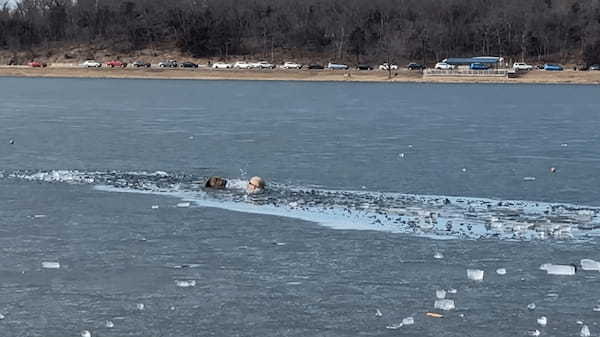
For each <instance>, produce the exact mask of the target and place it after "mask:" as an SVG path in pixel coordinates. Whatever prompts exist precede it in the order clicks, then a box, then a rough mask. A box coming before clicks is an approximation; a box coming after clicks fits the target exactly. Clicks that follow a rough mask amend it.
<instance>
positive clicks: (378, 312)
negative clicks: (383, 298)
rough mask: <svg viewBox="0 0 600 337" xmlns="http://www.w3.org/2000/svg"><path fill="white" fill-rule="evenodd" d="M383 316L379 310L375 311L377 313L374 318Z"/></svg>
mask: <svg viewBox="0 0 600 337" xmlns="http://www.w3.org/2000/svg"><path fill="white" fill-rule="evenodd" d="M381 316H383V313H382V312H381V310H379V309H377V311H376V312H375V317H381Z"/></svg>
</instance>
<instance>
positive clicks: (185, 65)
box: [179, 62, 198, 68]
mask: <svg viewBox="0 0 600 337" xmlns="http://www.w3.org/2000/svg"><path fill="white" fill-rule="evenodd" d="M179 66H180V67H181V68H198V65H197V64H196V63H194V62H182V63H181V64H179Z"/></svg>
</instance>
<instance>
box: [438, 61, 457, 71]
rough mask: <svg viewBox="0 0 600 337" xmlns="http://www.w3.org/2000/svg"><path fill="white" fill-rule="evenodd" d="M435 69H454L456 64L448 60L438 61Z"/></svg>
mask: <svg viewBox="0 0 600 337" xmlns="http://www.w3.org/2000/svg"><path fill="white" fill-rule="evenodd" d="M435 69H440V70H452V69H454V66H453V65H451V64H448V63H446V62H438V63H436V65H435Z"/></svg>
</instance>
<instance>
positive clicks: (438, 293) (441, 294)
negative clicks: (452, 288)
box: [435, 289, 446, 300]
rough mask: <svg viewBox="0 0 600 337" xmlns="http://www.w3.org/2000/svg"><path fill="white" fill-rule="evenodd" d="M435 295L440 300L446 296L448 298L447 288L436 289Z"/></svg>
mask: <svg viewBox="0 0 600 337" xmlns="http://www.w3.org/2000/svg"><path fill="white" fill-rule="evenodd" d="M435 297H437V299H439V300H443V299H444V298H446V290H444V289H440V290H436V291H435Z"/></svg>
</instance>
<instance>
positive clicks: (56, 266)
mask: <svg viewBox="0 0 600 337" xmlns="http://www.w3.org/2000/svg"><path fill="white" fill-rule="evenodd" d="M42 268H46V269H59V268H60V263H58V262H48V261H44V262H42Z"/></svg>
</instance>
